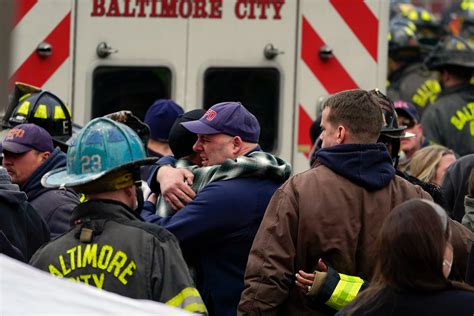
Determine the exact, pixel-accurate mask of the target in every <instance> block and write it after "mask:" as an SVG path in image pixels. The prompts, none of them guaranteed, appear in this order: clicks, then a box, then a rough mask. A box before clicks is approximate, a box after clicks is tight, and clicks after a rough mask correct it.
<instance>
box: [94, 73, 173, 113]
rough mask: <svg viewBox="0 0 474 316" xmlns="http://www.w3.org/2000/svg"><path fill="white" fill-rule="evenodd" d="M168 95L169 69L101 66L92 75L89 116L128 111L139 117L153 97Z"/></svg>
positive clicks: (169, 88)
mask: <svg viewBox="0 0 474 316" xmlns="http://www.w3.org/2000/svg"><path fill="white" fill-rule="evenodd" d="M170 97H171V70H170V69H169V68H166V67H124V66H101V67H98V68H96V69H95V70H94V74H93V82H92V118H95V117H99V116H103V115H105V114H109V113H112V112H116V111H120V110H130V111H132V112H133V114H135V115H136V116H138V117H139V118H141V119H143V118H144V116H145V113H146V111H147V109H148V108H149V107H150V106H151V105H152V104H153V102H154V101H155V100H156V99H163V98H167V99H169V98H170Z"/></svg>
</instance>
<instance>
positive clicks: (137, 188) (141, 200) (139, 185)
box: [134, 181, 145, 213]
mask: <svg viewBox="0 0 474 316" xmlns="http://www.w3.org/2000/svg"><path fill="white" fill-rule="evenodd" d="M135 192H136V195H137V207H136V209H135V210H134V211H136V212H137V213H140V212H141V210H142V208H143V205H144V204H145V199H144V198H143V190H142V182H141V181H135Z"/></svg>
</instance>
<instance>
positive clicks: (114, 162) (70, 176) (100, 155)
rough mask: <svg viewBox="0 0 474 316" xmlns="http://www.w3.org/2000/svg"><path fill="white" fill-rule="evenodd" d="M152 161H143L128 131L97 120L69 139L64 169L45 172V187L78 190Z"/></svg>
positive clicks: (139, 144)
mask: <svg viewBox="0 0 474 316" xmlns="http://www.w3.org/2000/svg"><path fill="white" fill-rule="evenodd" d="M154 161H156V158H146V154H145V148H144V145H143V143H142V142H141V140H140V137H139V136H138V135H137V133H135V132H134V131H133V130H132V129H131V128H130V127H128V126H126V125H124V124H122V123H118V122H116V121H113V120H111V119H109V118H104V117H99V118H96V119H94V120H92V121H90V122H89V123H88V124H87V125H86V126H85V127H84V128H83V129H82V130H81V131H80V132H79V133H78V134H76V135H75V136H73V139H72V141H71V143H70V145H69V148H68V151H67V166H66V168H61V169H56V170H53V171H50V172H48V173H47V174H45V175H44V177H43V178H42V179H41V184H42V185H43V186H45V187H61V186H65V187H79V186H83V185H85V184H90V183H91V182H93V181H95V182H97V181H96V180H99V179H103V178H104V177H106V176H109V175H114V174H116V173H120V171H123V170H137V169H138V167H139V166H141V165H145V164H150V163H153V162H154Z"/></svg>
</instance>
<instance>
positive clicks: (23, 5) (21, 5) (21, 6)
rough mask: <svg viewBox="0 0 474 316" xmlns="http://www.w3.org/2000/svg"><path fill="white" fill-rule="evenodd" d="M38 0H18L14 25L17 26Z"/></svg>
mask: <svg viewBox="0 0 474 316" xmlns="http://www.w3.org/2000/svg"><path fill="white" fill-rule="evenodd" d="M37 2H38V0H17V1H16V10H15V11H16V12H15V17H14V19H13V26H16V25H17V24H18V23H19V22H20V21H21V20H22V19H23V17H24V16H25V15H26V14H27V13H28V12H30V10H31V8H33V7H34V6H35V4H36V3H37Z"/></svg>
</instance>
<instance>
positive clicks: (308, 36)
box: [301, 16, 358, 93]
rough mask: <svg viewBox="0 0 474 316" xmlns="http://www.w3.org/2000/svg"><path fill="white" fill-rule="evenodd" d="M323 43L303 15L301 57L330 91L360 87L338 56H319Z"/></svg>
mask: <svg viewBox="0 0 474 316" xmlns="http://www.w3.org/2000/svg"><path fill="white" fill-rule="evenodd" d="M323 45H325V43H324V42H323V40H322V39H321V37H319V35H318V33H316V31H315V30H314V29H313V27H312V26H311V25H310V24H309V23H308V21H307V20H306V18H305V17H304V16H303V32H302V40H301V46H302V47H301V58H302V59H303V61H304V62H305V64H306V65H307V66H308V68H309V69H310V70H311V71H312V72H313V74H314V75H315V76H316V78H318V80H319V81H320V82H321V84H322V85H323V86H324V88H325V89H326V91H327V92H329V93H335V92H339V91H342V90H347V89H356V88H358V86H357V84H356V83H355V82H354V80H352V78H351V76H350V75H349V74H348V73H347V71H346V70H345V69H344V67H343V66H342V65H341V63H339V61H338V60H337V58H336V56H334V57H332V58H330V59H327V60H322V59H321V58H319V48H321V46H323Z"/></svg>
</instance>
